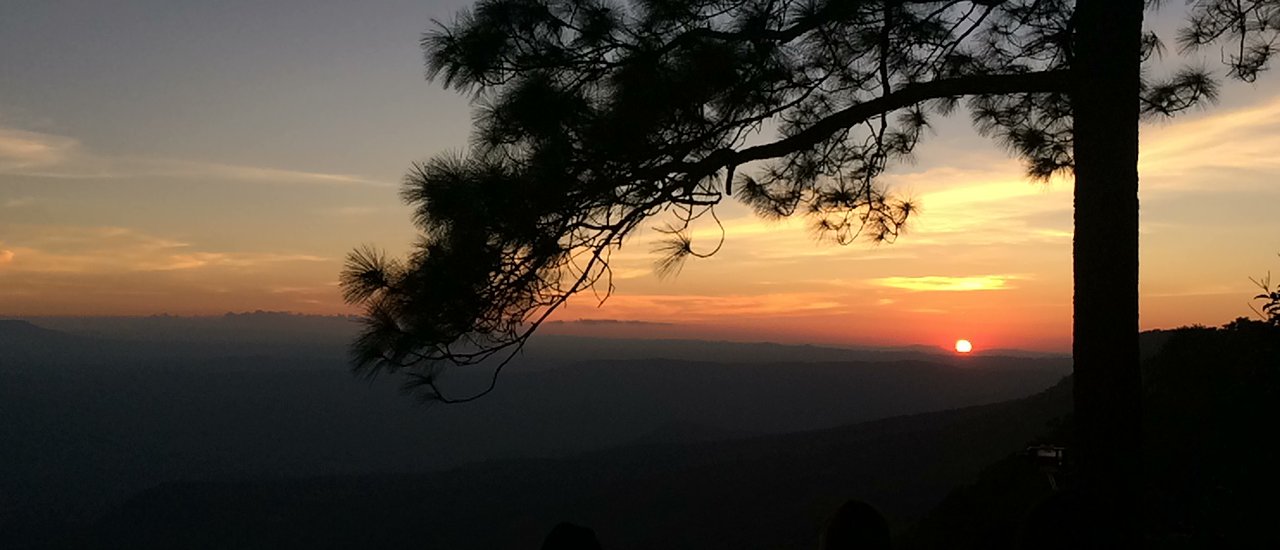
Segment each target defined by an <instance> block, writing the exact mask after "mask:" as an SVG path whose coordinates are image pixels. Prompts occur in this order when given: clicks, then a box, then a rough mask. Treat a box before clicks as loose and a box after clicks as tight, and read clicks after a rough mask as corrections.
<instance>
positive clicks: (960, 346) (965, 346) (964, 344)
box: [956, 340, 973, 353]
mask: <svg viewBox="0 0 1280 550" xmlns="http://www.w3.org/2000/svg"><path fill="white" fill-rule="evenodd" d="M971 351H973V342H970V341H968V340H956V352H958V353H969V352H971Z"/></svg>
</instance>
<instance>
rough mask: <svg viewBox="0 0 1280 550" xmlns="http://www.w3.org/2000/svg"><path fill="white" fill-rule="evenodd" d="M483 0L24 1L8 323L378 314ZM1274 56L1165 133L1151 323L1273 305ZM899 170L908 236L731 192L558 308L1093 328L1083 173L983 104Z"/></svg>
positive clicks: (1158, 175)
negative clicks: (1025, 166) (373, 298)
mask: <svg viewBox="0 0 1280 550" xmlns="http://www.w3.org/2000/svg"><path fill="white" fill-rule="evenodd" d="M467 4H468V2H465V1H461V0H457V1H424V0H414V1H409V0H377V1H373V0H370V1H364V2H350V1H333V0H274V1H272V2H259V1H238V0H223V1H220V2H205V1H193V0H117V1H113V2H100V1H93V0H82V1H71V0H5V2H4V3H3V4H0V317H5V316H10V317H41V316H79V315H93V316H102V315H127V316H136V315H154V314H165V313H167V314H174V315H219V314H222V313H224V312H229V311H253V310H275V311H292V312H299V313H315V314H346V313H357V311H356V310H354V309H352V308H351V307H350V306H347V305H345V304H343V302H342V300H341V297H340V295H339V289H338V287H337V273H338V271H339V269H340V267H341V263H342V260H343V258H344V256H345V255H346V253H347V252H348V251H350V250H352V249H353V248H355V247H357V246H360V245H362V244H365V243H370V244H376V245H378V246H381V247H384V248H386V249H388V250H389V251H391V252H393V253H400V252H403V251H405V250H407V249H408V246H409V244H410V243H411V242H412V240H413V239H414V236H415V234H414V228H413V226H412V225H411V224H410V221H409V210H408V208H407V207H405V206H404V205H402V204H401V203H400V202H399V199H398V195H397V191H398V185H399V182H400V179H401V177H402V176H403V174H404V173H405V171H406V169H407V168H408V167H409V165H410V163H412V162H414V161H421V160H425V159H428V158H431V157H432V156H434V155H437V154H441V153H446V152H450V151H460V150H462V149H463V147H465V145H466V143H467V136H468V132H469V127H470V122H471V115H470V111H469V103H468V99H467V98H466V97H463V96H459V95H457V94H456V93H453V92H450V91H446V90H443V89H442V88H441V86H439V85H438V84H433V83H430V82H428V81H426V80H425V78H424V71H423V63H422V52H421V51H420V49H419V47H418V39H419V37H420V35H421V33H422V32H423V31H425V30H427V29H429V28H430V27H431V26H432V20H433V19H435V20H442V21H448V20H450V19H451V18H452V17H453V14H454V13H456V11H457V10H458V9H459V8H461V7H464V6H465V5H467ZM1177 16H1178V13H1177V10H1176V6H1174V7H1173V8H1166V9H1165V10H1164V11H1163V12H1161V13H1160V14H1159V15H1158V16H1157V17H1156V18H1155V19H1154V23H1153V24H1155V25H1156V26H1157V27H1161V26H1163V27H1170V26H1172V25H1173V24H1174V23H1176V20H1177ZM1175 57H1176V56H1175ZM1188 59H1189V60H1190V62H1192V63H1203V64H1205V65H1207V66H1210V67H1214V66H1215V64H1216V63H1217V52H1215V51H1211V52H1206V53H1205V54H1204V55H1202V56H1200V57H1196V56H1191V57H1189V58H1188ZM1275 78H1277V77H1276V75H1273V74H1264V75H1263V77H1262V78H1261V79H1260V83H1259V84H1256V85H1249V84H1242V83H1238V82H1227V83H1226V84H1225V86H1224V91H1223V94H1222V98H1221V100H1220V101H1219V103H1218V104H1217V105H1215V106H1213V107H1211V108H1209V109H1206V110H1203V111H1196V112H1192V113H1187V114H1185V115H1183V116H1181V117H1179V118H1177V119H1174V120H1163V121H1153V122H1149V123H1147V124H1146V125H1145V126H1144V127H1143V130H1142V158H1141V161H1140V173H1141V178H1142V181H1141V195H1140V198H1141V201H1142V213H1141V216H1142V217H1141V239H1142V253H1141V265H1142V275H1141V295H1142V298H1141V325H1142V327H1143V328H1170V327H1175V326H1180V325H1187V324H1195V323H1200V324H1209V325H1214V324H1221V323H1225V322H1227V321H1229V320H1231V319H1234V318H1236V317H1239V316H1246V315H1250V314H1251V312H1250V310H1249V307H1248V302H1249V298H1250V297H1251V296H1253V295H1254V294H1256V290H1257V289H1256V287H1255V286H1253V283H1251V282H1250V279H1249V278H1250V277H1254V278H1257V277H1259V276H1262V275H1265V274H1266V272H1267V271H1268V270H1275V271H1277V272H1280V257H1277V255H1276V253H1277V252H1280V216H1276V210H1275V208H1276V207H1275V205H1276V204H1280V202H1278V199H1280V185H1277V183H1276V181H1277V179H1278V177H1280V155H1277V154H1276V153H1275V152H1276V151H1280V93H1277V90H1280V86H1275V85H1274V84H1275V82H1274V79H1275ZM884 181H885V182H886V184H888V186H889V187H890V188H891V189H893V190H894V191H896V192H899V193H905V194H908V195H910V196H912V197H914V198H916V199H917V200H918V201H919V203H920V204H921V206H922V210H921V212H920V213H919V214H918V215H917V216H916V217H915V218H914V219H913V221H912V223H911V226H910V228H909V232H908V233H907V234H906V235H904V236H903V237H902V238H900V239H899V240H898V241H897V242H896V243H894V244H887V245H870V244H865V243H855V244H852V245H848V246H839V245H834V244H826V243H820V242H817V241H816V240H815V239H814V236H813V234H812V233H811V232H810V231H808V230H807V229H806V225H805V221H804V220H803V219H793V220H787V221H784V222H772V223H771V222H765V221H763V220H760V219H757V218H754V217H753V216H752V215H751V214H750V213H749V212H748V211H747V210H746V209H745V208H743V207H741V206H739V205H737V204H733V203H732V202H730V203H729V204H726V205H725V207H724V208H723V209H721V210H720V212H719V213H720V217H721V219H722V220H723V221H724V226H725V233H726V234H725V239H726V240H725V244H724V247H723V248H722V249H721V250H720V252H719V253H717V254H716V255H714V256H713V257H711V258H709V259H703V260H691V261H690V262H688V263H687V264H686V265H685V266H684V268H683V270H682V271H681V273H680V274H679V275H678V276H676V277H673V278H666V279H660V278H658V277H657V276H656V275H654V272H653V266H654V261H655V260H656V259H657V257H656V255H655V254H653V253H652V252H651V250H650V248H651V246H652V241H653V239H654V232H653V231H651V230H650V231H642V232H641V233H640V234H638V235H635V236H633V237H632V238H631V239H630V240H629V241H628V242H627V243H626V244H625V245H624V247H623V249H622V250H621V251H620V252H619V253H617V254H616V255H615V256H614V259H615V262H614V264H613V267H614V272H615V281H614V282H615V285H616V289H615V291H614V293H613V294H612V295H611V296H610V297H609V299H608V300H607V301H605V302H604V304H603V305H601V304H599V301H598V300H597V299H596V297H594V296H583V297H581V298H579V299H575V300H574V301H572V302H571V303H570V304H569V306H568V307H566V308H565V309H563V310H562V311H560V312H559V313H558V314H557V315H556V316H555V319H556V320H557V321H559V322H557V323H553V324H551V325H547V326H546V327H545V330H548V331H550V332H562V333H579V334H593V335H608V336H660V337H705V338H720V339H729V340H769V341H782V342H812V343H828V344H867V345H902V344H927V345H940V346H946V345H949V344H950V342H952V341H954V340H955V339H956V338H969V339H970V340H973V341H974V344H975V346H977V347H979V348H982V347H988V348H989V347H1020V348H1028V349H1042V350H1059V351H1061V350H1066V349H1069V345H1070V338H1071V184H1070V181H1068V180H1056V181H1052V182H1049V183H1034V182H1030V181H1028V180H1027V179H1026V178H1024V177H1023V174H1022V168H1021V167H1020V165H1019V164H1018V162H1017V161H1016V160H1014V159H1011V158H1010V157H1009V156H1008V154H1007V153H1006V152H1005V151H1003V150H1002V149H1001V148H1000V147H999V146H998V145H996V144H994V143H992V142H991V141H990V140H987V139H985V138H982V137H980V136H977V135H976V134H975V133H974V132H973V130H972V129H970V128H969V125H968V122H967V120H966V119H965V118H964V116H963V115H955V116H953V117H952V118H950V119H946V120H942V121H940V122H939V123H938V124H937V125H936V134H935V135H933V136H930V137H929V138H927V140H926V141H925V142H924V143H922V144H921V146H920V147H919V148H918V149H917V159H916V162H915V163H914V164H911V165H905V166H897V167H894V168H893V169H892V170H891V172H890V174H888V175H887V176H886V177H885V179H884ZM659 223H660V221H658V220H655V221H654V223H653V225H654V226H657V225H659ZM718 235H719V233H718V232H717V231H716V229H715V228H713V227H706V228H700V229H699V230H698V233H697V235H696V237H699V238H697V239H696V240H695V246H698V244H699V243H702V244H705V245H706V246H708V247H710V246H713V245H714V242H715V241H716V239H717V238H718ZM614 321H617V322H614Z"/></svg>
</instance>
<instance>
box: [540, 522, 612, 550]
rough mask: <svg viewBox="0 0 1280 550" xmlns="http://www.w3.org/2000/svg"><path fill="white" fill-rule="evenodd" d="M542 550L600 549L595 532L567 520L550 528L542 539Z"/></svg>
mask: <svg viewBox="0 0 1280 550" xmlns="http://www.w3.org/2000/svg"><path fill="white" fill-rule="evenodd" d="M542 550H601V548H600V541H598V540H596V532H595V531H592V530H591V529H588V528H586V527H583V526H581V525H574V524H572V523H568V522H561V523H559V524H557V525H556V526H555V527H553V528H551V532H550V533H548V534H547V538H546V539H544V540H543V541H542Z"/></svg>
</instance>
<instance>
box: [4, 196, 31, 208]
mask: <svg viewBox="0 0 1280 550" xmlns="http://www.w3.org/2000/svg"><path fill="white" fill-rule="evenodd" d="M35 202H36V199H35V197H18V198H16V199H9V200H6V201H4V203H0V206H3V207H5V208H22V207H25V206H31V205H33V204H35Z"/></svg>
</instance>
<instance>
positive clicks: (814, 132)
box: [670, 69, 1070, 178]
mask: <svg viewBox="0 0 1280 550" xmlns="http://www.w3.org/2000/svg"><path fill="white" fill-rule="evenodd" d="M1069 82H1070V71H1068V70H1065V69H1062V70H1052V71H1040V72H1032V73H1023V74H1006V75H975V76H965V77H959V78H948V79H943V80H934V81H931V82H922V83H917V84H908V85H906V86H903V87H902V88H899V89H898V90H897V91H895V92H892V93H890V94H888V95H884V96H880V97H877V98H875V99H872V100H869V101H864V102H862V103H859V104H857V105H853V106H850V107H847V108H845V109H843V110H840V111H837V112H836V113H834V114H831V115H829V116H827V117H826V118H823V119H821V120H819V121H817V122H815V123H813V124H812V125H810V126H809V127H808V128H805V129H804V130H803V131H801V132H798V133H796V134H794V135H791V136H788V137H786V138H783V139H780V140H778V141H775V142H772V143H766V144H764V145H756V146H754V147H748V148H746V149H743V150H741V151H735V150H732V149H721V150H719V151H716V152H714V153H711V154H710V155H707V156H706V157H705V158H703V159H702V160H699V161H696V162H692V163H687V162H686V163H678V164H676V165H673V166H670V168H671V172H680V173H684V174H687V175H690V176H694V177H696V178H702V177H705V176H707V175H709V174H711V173H713V172H715V171H716V170H719V169H720V168H722V167H726V166H741V165H743V164H746V163H748V162H752V161H757V160H768V159H773V158H778V157H783V156H786V155H789V154H791V153H794V152H796V151H802V150H805V149H809V148H812V147H813V146H815V145H817V144H819V143H821V142H822V141H823V140H825V139H827V138H829V137H831V136H832V135H834V134H835V133H836V132H840V131H843V130H845V129H848V128H850V127H852V126H853V125H855V124H860V123H862V122H865V121H866V120H868V119H870V118H872V117H874V116H877V115H880V114H884V113H888V112H892V111H895V110H897V109H902V108H905V107H909V106H911V105H915V104H917V103H920V102H922V101H928V100H930V99H941V98H947V97H957V96H966V95H986V94H1012V93H1051V92H1065V91H1067V90H1068V85H1069Z"/></svg>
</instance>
